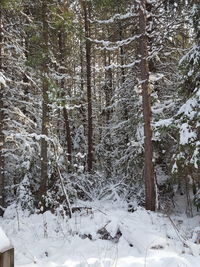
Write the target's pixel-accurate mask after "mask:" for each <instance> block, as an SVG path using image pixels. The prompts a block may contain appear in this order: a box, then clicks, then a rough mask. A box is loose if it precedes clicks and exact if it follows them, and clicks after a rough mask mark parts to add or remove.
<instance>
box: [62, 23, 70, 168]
mask: <svg viewBox="0 0 200 267" xmlns="http://www.w3.org/2000/svg"><path fill="white" fill-rule="evenodd" d="M64 48H65V36H64V30H63V28H61V29H60V33H59V50H60V65H61V73H62V74H65V69H64V68H63V67H64V63H65V60H64V59H65V53H64ZM61 90H62V92H61V94H62V97H63V98H64V96H65V79H64V78H63V79H62V80H61ZM65 104H66V103H65V100H63V117H64V123H65V129H66V142H67V159H68V161H69V163H71V162H72V138H71V129H70V123H69V115H68V110H67V109H66V107H65ZM69 169H70V168H69Z"/></svg>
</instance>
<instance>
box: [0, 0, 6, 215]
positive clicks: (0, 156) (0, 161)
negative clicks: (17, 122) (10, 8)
mask: <svg viewBox="0 0 200 267" xmlns="http://www.w3.org/2000/svg"><path fill="white" fill-rule="evenodd" d="M1 72H3V22H2V7H1V3H0V73H1ZM3 92H4V84H3V82H0V216H2V214H3V210H2V208H1V207H3V206H4V204H5V203H4V180H5V179H4V178H5V176H4V152H3V147H4V141H5V140H4V139H5V138H4V134H3V119H4V113H3V107H4V105H3Z"/></svg>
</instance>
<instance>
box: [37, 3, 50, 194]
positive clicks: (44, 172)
mask: <svg viewBox="0 0 200 267" xmlns="http://www.w3.org/2000/svg"><path fill="white" fill-rule="evenodd" d="M42 15H43V21H42V25H43V33H42V35H43V47H42V50H43V63H42V76H43V77H42V135H45V136H46V137H47V136H48V124H49V111H48V89H49V88H48V87H49V84H48V77H47V75H48V41H49V36H48V21H47V0H43V2H42ZM47 150H48V143H47V140H46V139H45V137H44V138H42V139H41V184H40V189H39V197H40V198H41V197H42V195H44V194H45V193H46V191H47V181H48V156H47Z"/></svg>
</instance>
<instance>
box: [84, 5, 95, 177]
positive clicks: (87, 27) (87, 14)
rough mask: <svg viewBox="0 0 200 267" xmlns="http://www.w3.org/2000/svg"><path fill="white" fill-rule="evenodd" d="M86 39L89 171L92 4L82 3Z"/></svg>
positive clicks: (89, 163)
mask: <svg viewBox="0 0 200 267" xmlns="http://www.w3.org/2000/svg"><path fill="white" fill-rule="evenodd" d="M82 4H83V11H84V22H85V37H86V76H87V101H88V156H87V170H88V172H91V171H92V167H93V120H92V86H91V41H90V40H89V38H90V20H89V19H90V4H86V1H82Z"/></svg>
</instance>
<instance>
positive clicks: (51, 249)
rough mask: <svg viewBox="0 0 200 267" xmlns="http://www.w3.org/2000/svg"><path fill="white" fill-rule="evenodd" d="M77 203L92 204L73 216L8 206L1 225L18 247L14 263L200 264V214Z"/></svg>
mask: <svg viewBox="0 0 200 267" xmlns="http://www.w3.org/2000/svg"><path fill="white" fill-rule="evenodd" d="M79 205H81V206H83V205H84V206H90V207H92V209H82V210H81V212H76V213H74V214H73V218H72V219H71V220H69V219H67V218H63V217H62V215H57V216H55V215H53V214H51V213H50V212H46V213H45V214H43V215H42V214H40V215H31V216H27V215H26V214H24V213H23V212H22V211H20V210H17V209H15V207H14V206H12V207H10V208H8V209H7V210H6V212H5V215H4V218H3V219H2V218H1V219H0V225H1V227H2V228H3V229H4V231H5V232H6V234H7V235H8V237H9V238H10V239H11V242H12V243H13V245H14V247H15V266H16V267H61V266H62V267H66V266H68V267H84V266H86V267H87V266H93V267H108V266H109V267H110V266H117V267H133V266H134V267H168V266H169V267H186V266H187V267H198V266H200V245H199V244H197V243H198V241H200V240H198V238H199V237H198V235H199V233H200V217H199V216H195V217H193V218H187V217H186V216H183V215H182V216H180V217H175V216H172V217H170V218H169V217H167V216H164V215H162V214H159V213H153V212H147V211H145V210H144V209H141V208H138V209H137V210H136V211H135V212H133V213H129V212H127V207H126V205H125V204H123V203H103V202H102V203H92V204H91V203H90V204H88V203H87V204H86V203H81V204H79ZM103 236H104V237H106V238H108V239H111V240H102V239H101V238H102V237H103ZM195 242H197V243H195Z"/></svg>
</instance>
